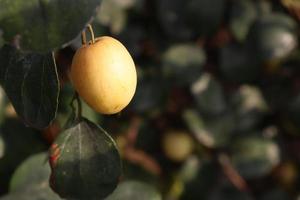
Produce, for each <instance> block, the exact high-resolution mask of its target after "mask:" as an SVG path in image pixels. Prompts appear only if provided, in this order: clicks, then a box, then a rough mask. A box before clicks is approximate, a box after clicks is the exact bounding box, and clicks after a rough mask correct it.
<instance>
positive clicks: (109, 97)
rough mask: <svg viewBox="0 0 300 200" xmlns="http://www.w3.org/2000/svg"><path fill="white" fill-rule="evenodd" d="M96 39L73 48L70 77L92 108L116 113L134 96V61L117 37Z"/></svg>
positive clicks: (135, 77) (135, 79)
mask: <svg viewBox="0 0 300 200" xmlns="http://www.w3.org/2000/svg"><path fill="white" fill-rule="evenodd" d="M95 41H96V42H95V43H93V44H91V42H90V43H89V44H88V45H83V46H82V47H81V48H79V49H78V50H77V51H76V53H75V55H74V57H73V61H72V67H71V73H70V78H71V81H72V84H73V86H74V87H75V89H76V91H77V92H78V94H79V95H80V96H81V97H82V98H83V100H85V101H86V102H87V104H89V105H90V106H91V107H92V108H93V109H94V110H96V111H97V112H99V113H102V114H115V113H118V112H120V111H121V110H122V109H123V108H124V107H126V106H127V105H128V104H129V102H130V101H131V99H132V98H133V95H134V93H135V90H136V84H137V74H136V69H135V65H134V62H133V59H132V57H131V56H130V54H129V52H128V51H127V49H126V48H125V47H124V46H123V45H122V44H121V43H120V42H119V41H118V40H116V39H114V38H112V37H108V36H103V37H99V38H96V40H95Z"/></svg>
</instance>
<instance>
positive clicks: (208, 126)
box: [183, 110, 234, 148]
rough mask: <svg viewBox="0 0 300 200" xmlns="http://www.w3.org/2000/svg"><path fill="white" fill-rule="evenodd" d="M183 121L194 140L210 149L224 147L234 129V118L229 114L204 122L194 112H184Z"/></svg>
mask: <svg viewBox="0 0 300 200" xmlns="http://www.w3.org/2000/svg"><path fill="white" fill-rule="evenodd" d="M183 119H184V121H185V123H186V125H187V126H188V128H189V129H190V131H191V132H192V133H193V134H194V136H195V137H196V139H197V140H198V141H199V142H200V143H201V144H203V145H205V146H207V147H211V148H213V147H222V146H224V145H226V144H227V143H228V142H229V139H230V137H231V134H232V131H233V128H234V118H233V117H232V116H231V115H229V114H225V115H220V116H219V117H216V118H214V119H213V120H212V119H208V120H205V119H204V118H202V117H201V115H199V113H197V112H196V111H194V110H186V111H184V112H183Z"/></svg>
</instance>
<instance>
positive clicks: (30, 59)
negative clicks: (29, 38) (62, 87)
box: [0, 45, 59, 129]
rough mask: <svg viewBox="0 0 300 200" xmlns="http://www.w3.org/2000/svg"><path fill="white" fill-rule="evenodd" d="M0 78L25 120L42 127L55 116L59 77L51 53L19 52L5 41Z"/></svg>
mask: <svg viewBox="0 0 300 200" xmlns="http://www.w3.org/2000/svg"><path fill="white" fill-rule="evenodd" d="M0 82H1V84H2V86H3V88H4V90H5V92H6V94H7V96H8V98H9V99H10V100H11V102H12V104H13V106H14V108H15V110H16V112H17V113H18V115H19V116H20V117H21V118H22V119H23V120H24V121H25V123H26V124H28V125H30V126H32V127H35V128H38V129H43V128H45V127H47V126H48V125H49V124H50V123H51V121H52V120H53V119H54V118H55V115H56V110H57V106H58V96H59V81H58V75H57V71H56V65H55V60H54V57H53V55H52V54H51V53H47V54H36V53H22V52H21V51H19V50H17V49H15V48H14V47H12V46H10V45H5V46H4V47H3V48H2V49H1V50H0Z"/></svg>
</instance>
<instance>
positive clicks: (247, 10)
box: [229, 0, 257, 41]
mask: <svg viewBox="0 0 300 200" xmlns="http://www.w3.org/2000/svg"><path fill="white" fill-rule="evenodd" d="M256 16H257V11H256V8H255V4H254V2H253V1H251V0H241V1H233V5H232V7H231V11H230V22H229V28H230V30H231V32H232V33H233V35H234V36H235V38H236V39H237V40H239V41H244V40H245V38H246V36H247V34H248V31H249V28H250V26H251V24H252V23H253V21H254V20H255V18H256Z"/></svg>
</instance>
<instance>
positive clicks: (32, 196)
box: [0, 182, 61, 200]
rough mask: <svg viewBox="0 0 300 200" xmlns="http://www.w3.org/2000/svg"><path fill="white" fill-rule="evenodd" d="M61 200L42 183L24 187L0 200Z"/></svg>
mask: <svg viewBox="0 0 300 200" xmlns="http://www.w3.org/2000/svg"><path fill="white" fill-rule="evenodd" d="M16 199H18V200H61V198H59V197H58V196H57V194H55V193H54V192H53V191H52V190H51V189H50V187H49V186H48V184H47V183H46V182H44V183H43V184H40V185H35V186H33V187H26V188H24V189H23V190H20V191H18V192H14V193H11V194H9V195H6V196H4V197H2V198H0V200H16Z"/></svg>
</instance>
